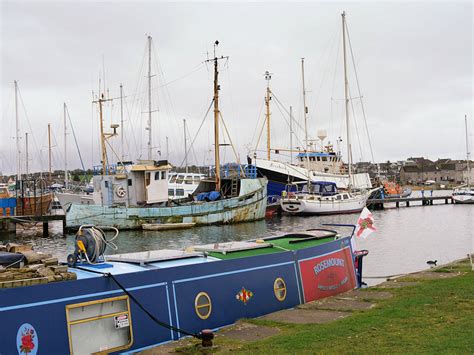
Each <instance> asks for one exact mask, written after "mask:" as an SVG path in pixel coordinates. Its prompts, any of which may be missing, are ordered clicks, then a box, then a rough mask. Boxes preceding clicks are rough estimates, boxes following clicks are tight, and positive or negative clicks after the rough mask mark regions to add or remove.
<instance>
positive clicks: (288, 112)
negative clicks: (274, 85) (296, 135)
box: [272, 91, 304, 130]
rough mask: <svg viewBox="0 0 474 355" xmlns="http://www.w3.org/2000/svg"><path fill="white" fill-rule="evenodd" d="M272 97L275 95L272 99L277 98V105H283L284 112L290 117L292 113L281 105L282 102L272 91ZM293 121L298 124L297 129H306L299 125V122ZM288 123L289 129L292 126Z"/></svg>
mask: <svg viewBox="0 0 474 355" xmlns="http://www.w3.org/2000/svg"><path fill="white" fill-rule="evenodd" d="M272 95H273V96H272V97H273V98H275V100H276V101H277V103H278V104H280V105H281V107H282V108H283V111H285V113H286V114H287V115H288V117H289V116H290V111H288V110H287V109H286V106H285V105H283V104H282V103H281V101H280V100H279V99H278V97H277V96H276V95H275V93H274V92H273V91H272ZM294 117H295V115H293V118H294ZM285 121H286V118H285ZM293 121H294V122H295V123H296V125H297V127H299V128H300V129H301V130H304V127H303V126H302V125H301V123H299V122H298V121H297V120H293ZM286 123H287V124H288V127H289V126H290V124H289V121H286Z"/></svg>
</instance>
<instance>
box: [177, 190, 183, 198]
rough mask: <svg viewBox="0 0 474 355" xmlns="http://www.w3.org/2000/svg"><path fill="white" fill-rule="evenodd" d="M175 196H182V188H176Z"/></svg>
mask: <svg viewBox="0 0 474 355" xmlns="http://www.w3.org/2000/svg"><path fill="white" fill-rule="evenodd" d="M176 196H184V189H176Z"/></svg>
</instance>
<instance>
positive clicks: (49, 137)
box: [48, 123, 51, 183]
mask: <svg viewBox="0 0 474 355" xmlns="http://www.w3.org/2000/svg"><path fill="white" fill-rule="evenodd" d="M48 173H49V174H48V176H49V182H50V183H51V123H48Z"/></svg>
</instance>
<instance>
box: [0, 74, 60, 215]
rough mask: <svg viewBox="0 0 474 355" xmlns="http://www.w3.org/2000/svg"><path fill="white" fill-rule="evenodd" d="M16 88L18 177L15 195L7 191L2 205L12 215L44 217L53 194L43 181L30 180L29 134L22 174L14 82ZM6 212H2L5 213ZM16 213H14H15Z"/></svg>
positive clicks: (16, 118) (16, 112)
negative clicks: (24, 167) (24, 168)
mask: <svg viewBox="0 0 474 355" xmlns="http://www.w3.org/2000/svg"><path fill="white" fill-rule="evenodd" d="M14 87H15V122H16V131H15V132H16V134H15V135H16V137H15V139H16V150H17V175H16V184H15V193H14V194H13V196H11V197H10V196H9V192H8V191H7V190H6V189H5V190H4V193H3V194H1V195H0V200H2V201H0V205H2V206H5V207H6V208H9V211H8V213H9V214H10V215H17V216H33V215H44V214H47V213H48V211H49V207H50V204H51V201H52V200H53V194H52V193H51V192H49V191H47V186H46V182H45V181H44V180H43V179H32V178H29V171H28V170H29V169H28V161H29V158H28V133H26V134H25V152H26V171H25V174H24V175H23V179H22V172H21V148H20V118H19V115H18V91H19V89H18V82H17V81H16V80H15V81H14ZM5 211H6V210H4V211H2V214H3V212H5ZM13 212H14V213H13Z"/></svg>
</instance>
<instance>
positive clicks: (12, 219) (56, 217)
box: [0, 214, 66, 237]
mask: <svg viewBox="0 0 474 355" xmlns="http://www.w3.org/2000/svg"><path fill="white" fill-rule="evenodd" d="M53 221H62V225H63V233H64V230H65V228H66V215H63V214H51V215H50V214H48V215H42V216H35V215H32V216H0V231H7V232H14V231H15V230H16V225H17V224H18V223H20V224H31V223H42V224H43V236H44V237H47V236H48V234H49V222H53Z"/></svg>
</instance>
